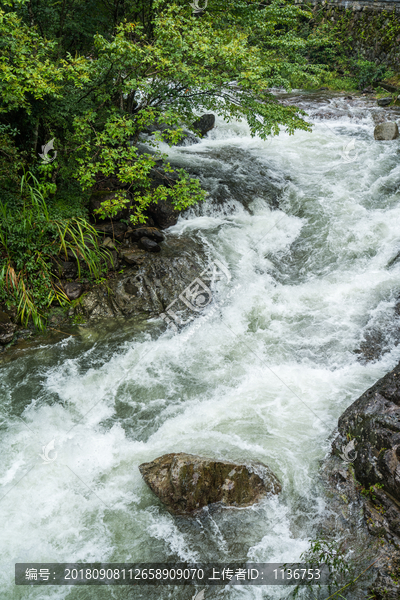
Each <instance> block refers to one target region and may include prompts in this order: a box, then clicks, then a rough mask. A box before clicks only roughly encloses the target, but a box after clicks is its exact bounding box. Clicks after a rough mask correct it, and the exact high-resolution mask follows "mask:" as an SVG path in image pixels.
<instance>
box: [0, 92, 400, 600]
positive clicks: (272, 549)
mask: <svg viewBox="0 0 400 600" xmlns="http://www.w3.org/2000/svg"><path fill="white" fill-rule="evenodd" d="M332 102H333V103H336V105H337V106H339V107H340V106H342V108H343V107H344V106H345V101H344V100H343V99H336V100H334V101H332ZM311 109H312V110H311V111H310V113H311V115H313V113H317V112H318V110H320V109H319V108H318V107H314V108H313V106H311ZM346 110H347V109H346ZM351 113H352V114H351ZM314 117H315V119H314V121H315V126H314V130H313V133H305V132H297V133H296V134H295V135H293V136H289V135H287V134H285V133H282V134H281V135H280V136H279V137H277V138H273V139H272V140H267V141H266V142H264V141H261V140H260V139H258V138H251V136H250V135H249V131H248V128H247V126H246V124H244V123H238V122H236V123H230V124H227V123H224V122H223V121H221V120H218V122H217V125H218V127H217V128H216V129H215V130H213V131H212V132H210V134H209V135H208V136H207V138H205V139H204V140H202V141H201V143H199V144H196V145H193V146H188V147H178V148H172V149H168V153H169V155H170V158H171V161H172V162H173V163H175V164H179V165H182V166H185V167H187V168H189V169H190V170H191V171H192V172H193V173H198V174H199V176H200V177H201V179H202V183H203V184H204V186H205V187H206V188H207V189H208V190H209V192H210V198H209V199H208V200H207V202H206V203H205V204H204V205H203V206H201V207H196V209H193V210H191V211H190V212H188V214H187V215H185V217H183V218H180V220H179V222H178V224H177V225H176V226H175V227H173V228H171V229H170V230H169V232H168V233H169V235H171V236H180V235H183V234H184V235H185V236H186V235H187V234H188V233H189V234H192V235H194V236H196V237H197V238H200V239H201V240H202V242H203V244H204V245H205V246H206V247H207V248H208V253H209V255H210V258H213V259H219V260H220V261H222V262H223V263H224V264H226V265H227V266H228V268H229V271H230V274H231V276H232V279H231V281H230V283H229V285H228V286H226V287H225V288H221V289H220V291H219V292H218V293H217V295H216V298H215V301H216V303H217V305H218V309H217V310H214V311H213V312H211V313H210V314H209V317H208V318H207V319H204V320H203V321H202V322H201V327H198V326H196V321H195V322H193V323H191V324H190V325H188V326H187V327H186V328H185V329H184V330H183V331H181V332H180V333H178V334H174V332H172V331H170V330H165V326H164V324H163V323H162V321H161V320H154V321H153V322H151V323H149V324H148V326H147V327H143V326H134V325H131V324H128V323H127V325H126V328H122V329H121V327H120V326H118V327H115V329H112V328H111V329H110V330H109V331H108V332H107V331H103V330H102V328H101V327H99V328H98V330H96V329H94V330H93V329H91V328H89V329H85V328H84V327H82V328H81V330H80V335H79V336H77V337H75V338H69V339H67V340H64V341H62V342H59V343H58V344H56V345H48V346H47V345H42V346H41V347H38V348H36V350H35V351H30V350H26V351H25V353H23V354H22V353H21V355H20V356H19V358H18V359H17V360H14V361H13V362H9V363H6V364H4V365H3V366H2V378H1V384H0V385H1V391H2V403H1V436H0V444H1V456H2V463H1V470H0V480H1V484H2V486H3V494H2V496H3V497H2V499H1V501H0V513H1V517H2V535H1V541H0V556H1V572H0V589H1V590H2V591H1V592H0V596H1V597H4V598H7V599H17V598H32V599H41V598H49V599H52V600H53V599H54V600H55V599H61V598H68V599H71V600H72V599H74V600H75V599H80V598H82V599H83V598H90V599H91V598H96V599H101V598H118V599H119V598H143V599H153V598H161V599H167V598H174V599H175V598H177V599H182V600H186V599H189V598H192V596H193V595H194V588H192V587H190V588H186V587H175V588H172V587H171V588H170V587H165V588H164V587H160V588H152V587H140V588H135V589H134V590H129V589H127V588H113V589H111V588H99V587H85V588H68V587H65V588H64V587H58V588H56V587H55V588H52V587H51V588H50V587H46V588H43V587H42V588H30V589H29V588H26V587H23V588H17V587H15V586H14V584H13V573H14V563H15V562H67V561H71V562H72V561H73V562H78V561H86V562H94V561H108V562H118V561H119V562H146V561H148V562H157V561H158V562H161V561H163V562H175V561H192V562H194V561H203V562H218V561H220V562H221V561H228V560H229V561H236V560H243V561H244V560H246V559H248V560H251V561H255V562H275V561H296V560H298V559H299V556H300V554H301V553H302V552H303V551H305V550H306V549H307V548H308V540H309V538H310V537H312V535H313V533H315V527H316V525H317V524H318V520H319V519H320V517H321V515H323V513H324V510H325V505H324V499H323V496H322V492H321V490H320V489H319V487H318V483H317V481H318V477H317V474H318V469H319V464H320V460H321V459H322V458H323V457H324V455H325V454H326V453H327V451H328V450H329V436H330V434H331V432H332V431H333V430H334V428H335V426H336V424H337V419H338V417H339V416H340V414H341V413H342V412H343V410H344V409H345V408H346V407H347V406H349V404H350V403H351V402H352V401H354V400H355V399H356V398H357V397H358V396H359V395H360V394H361V393H362V392H363V391H364V390H365V389H366V388H368V387H369V386H370V385H371V384H372V383H374V382H375V381H376V380H377V379H378V378H379V377H381V376H382V375H384V374H385V373H386V372H387V371H388V370H390V369H391V368H393V366H394V365H395V364H396V362H397V361H398V360H399V358H400V350H399V349H398V348H397V331H398V328H399V323H398V318H397V316H396V313H395V304H396V300H397V297H398V296H399V292H400V262H399V263H397V262H394V263H393V264H391V265H390V263H391V261H392V259H393V258H394V257H395V256H396V254H397V252H398V251H399V245H400V234H399V231H400V227H399V225H400V202H399V200H400V196H399V192H398V190H397V187H398V184H397V182H398V180H399V174H400V166H399V165H398V148H399V145H398V141H394V142H386V143H385V142H375V141H374V140H373V127H374V122H373V120H372V117H371V111H369V110H367V109H366V108H362V109H359V110H358V112H357V109H355V108H354V109H351V110H350V109H349V110H348V111H347V113H346V111H344V113H343V116H340V117H339V118H336V119H334V120H329V122H328V121H323V120H321V118H320V117H318V115H316V114H314ZM353 142H354V143H353ZM164 150H166V148H164ZM222 200H223V202H222ZM239 286H240V287H239ZM230 289H234V290H235V291H234V293H231V294H229V290H230ZM222 300H223V302H222ZM211 310H212V305H211V306H209V307H208V308H207V309H205V311H204V315H207V311H211ZM373 331H380V332H381V341H380V344H381V346H382V348H383V349H384V350H385V352H384V353H383V355H382V356H381V357H380V358H379V359H377V360H375V361H373V362H368V363H365V362H363V361H362V360H360V355H359V354H357V353H356V352H354V351H355V350H357V349H359V348H360V344H362V342H363V341H364V340H365V336H367V335H369V334H370V333H371V332H373ZM189 333H190V335H188V334H189ZM53 439H54V440H55V451H56V452H57V455H56V458H55V460H52V459H53V458H54V456H55V454H54V451H52V452H50V454H49V456H50V457H51V459H50V460H49V462H45V461H44V460H43V459H42V458H40V457H39V454H41V453H42V447H43V446H46V445H47V444H48V443H49V442H50V441H51V440H53ZM167 452H189V453H193V454H200V455H206V456H211V457H216V458H221V459H230V460H235V461H236V460H237V461H245V460H248V459H253V460H260V461H262V462H265V463H266V464H268V465H269V466H270V467H271V469H272V470H273V471H274V472H275V473H276V475H277V476H278V477H279V479H280V480H281V482H282V485H283V492H282V493H281V495H280V496H279V497H274V498H270V499H266V500H264V501H263V502H261V503H260V504H258V505H256V506H254V507H252V508H250V509H246V510H231V509H230V510H219V511H215V512H213V511H210V512H209V513H206V514H205V515H203V516H202V517H201V518H195V519H191V520H186V519H182V518H174V517H172V516H171V515H169V514H168V513H167V512H166V511H165V509H164V508H163V507H162V505H161V504H160V503H159V502H158V501H157V500H156V499H155V497H154V496H153V494H152V493H151V492H150V491H149V489H148V488H147V487H146V485H145V484H144V482H143V481H142V479H141V476H140V473H139V471H138V465H139V464H141V463H142V462H146V461H150V460H152V459H154V458H155V457H157V456H160V455H161V454H164V453H167ZM286 595H287V592H285V591H284V590H281V589H280V588H271V587H268V588H262V587H259V588H249V587H247V588H240V589H231V588H229V589H228V588H226V589H224V588H207V591H206V598H207V599H210V598H217V597H218V598H230V599H236V598H240V599H241V600H242V599H243V600H250V599H254V600H256V599H262V598H263V599H266V598H283V597H286Z"/></svg>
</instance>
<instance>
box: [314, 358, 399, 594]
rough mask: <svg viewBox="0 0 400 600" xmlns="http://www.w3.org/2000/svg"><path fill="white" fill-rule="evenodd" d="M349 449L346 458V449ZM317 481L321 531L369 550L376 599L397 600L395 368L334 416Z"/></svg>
mask: <svg viewBox="0 0 400 600" xmlns="http://www.w3.org/2000/svg"><path fill="white" fill-rule="evenodd" d="M350 444H351V448H354V450H352V451H351V452H350V453H349V452H348V450H349V448H350ZM322 477H323V480H324V482H325V485H326V489H327V499H328V508H329V509H330V510H331V511H332V512H331V517H330V518H329V519H328V521H327V522H326V523H325V530H326V531H330V533H331V534H332V533H334V534H335V535H336V534H338V533H341V532H342V533H343V532H344V531H346V530H347V531H346V535H347V536H348V537H349V539H350V540H352V542H351V543H353V544H356V540H357V543H358V544H359V545H361V546H363V547H364V548H370V550H371V556H370V557H369V558H371V557H372V558H373V560H376V559H379V560H378V562H377V563H376V566H375V567H374V569H373V572H374V576H375V581H374V583H373V584H371V591H373V592H374V593H375V594H376V596H375V597H376V598H377V599H378V600H380V599H382V600H383V598H387V599H390V600H395V599H398V598H399V597H400V584H399V583H398V579H397V573H398V570H399V569H400V364H399V365H397V366H396V367H395V369H393V370H392V371H391V372H390V373H388V374H387V375H385V377H383V378H382V379H380V380H379V381H377V383H376V384H375V385H373V386H372V387H371V388H370V389H368V390H367V391H366V392H365V393H364V394H362V396H360V398H358V400H356V401H355V402H354V403H353V404H352V405H351V406H350V407H349V408H348V409H347V410H346V411H345V412H344V413H343V415H342V416H341V417H340V419H339V423H338V431H337V433H336V437H335V439H334V441H333V443H332V455H331V456H330V457H329V458H328V459H327V461H326V462H325V464H324V467H323V471H322Z"/></svg>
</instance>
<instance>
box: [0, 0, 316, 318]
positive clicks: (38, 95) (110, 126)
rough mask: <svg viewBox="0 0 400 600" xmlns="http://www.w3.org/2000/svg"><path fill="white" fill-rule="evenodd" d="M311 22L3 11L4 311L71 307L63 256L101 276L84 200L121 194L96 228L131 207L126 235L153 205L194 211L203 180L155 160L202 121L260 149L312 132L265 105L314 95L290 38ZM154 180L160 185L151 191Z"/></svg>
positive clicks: (157, 9)
mask: <svg viewBox="0 0 400 600" xmlns="http://www.w3.org/2000/svg"><path fill="white" fill-rule="evenodd" d="M309 17H310V13H309V12H308V11H305V10H303V9H301V8H299V7H297V6H294V5H292V4H291V3H290V2H285V1H283V2H282V1H280V0H279V1H278V0H273V1H272V2H270V3H268V4H267V3H265V4H264V3H260V2H258V1H257V2H255V1H253V0H235V1H234V0H210V1H209V3H208V7H207V10H206V11H205V12H204V14H203V15H202V17H201V18H199V19H196V18H194V17H193V15H192V9H191V7H190V3H189V2H186V0H185V1H184V0H175V1H173V2H167V1H165V0H154V1H153V2H147V1H145V0H127V1H126V2H123V3H121V2H119V1H117V0H115V2H110V3H108V2H107V3H106V2H104V1H103V0H88V2H85V3H84V5H83V4H82V3H81V2H79V1H77V0H65V2H63V3H51V4H49V3H48V0H36V1H35V2H34V3H33V2H30V1H28V0H18V2H14V1H12V0H0V194H1V195H0V201H1V205H0V206H1V214H0V220H1V223H0V225H1V236H0V274H1V275H0V294H1V296H0V300H3V301H4V302H6V303H8V304H10V303H14V304H16V305H17V307H18V311H19V315H20V318H21V319H22V320H23V321H24V322H27V320H28V319H29V318H30V317H32V318H33V319H34V320H35V323H36V324H37V325H38V326H42V324H43V316H44V312H45V309H46V307H48V306H49V304H51V302H53V301H54V300H55V299H56V300H58V301H59V302H64V301H66V298H65V296H64V295H63V294H62V293H61V292H59V291H57V290H58V288H57V287H56V286H55V283H54V277H53V276H52V275H51V259H52V257H54V256H55V255H57V253H60V252H61V251H65V248H66V247H67V246H68V244H70V245H71V247H70V250H71V251H73V252H76V253H77V254H79V255H80V256H82V257H83V259H84V260H83V262H84V263H85V265H86V267H85V268H87V269H89V271H90V272H91V273H93V274H95V276H96V277H97V276H98V273H99V269H100V264H101V260H100V258H101V257H100V256H99V253H98V250H97V246H96V245H90V246H87V244H86V242H87V240H89V239H90V238H91V236H93V235H94V233H93V229H92V227H91V225H90V224H89V222H88V198H89V196H90V193H91V192H92V191H93V190H96V189H103V190H104V189H106V190H107V189H109V190H110V191H113V192H117V193H116V194H114V195H113V200H112V201H110V202H108V203H105V204H104V206H102V207H101V208H100V215H101V216H102V217H103V218H108V219H109V218H112V217H114V216H115V215H116V214H117V213H118V212H119V211H121V209H123V208H124V207H126V206H127V205H129V212H130V217H129V218H130V219H131V221H133V223H143V222H145V221H146V218H147V216H146V210H147V208H148V207H149V205H150V204H154V203H158V202H160V201H161V200H166V199H168V201H169V202H171V203H172V205H173V206H174V208H176V209H178V210H183V209H185V208H186V207H188V206H191V205H192V204H194V203H196V202H198V201H200V200H202V199H203V198H204V197H205V193H204V191H203V190H202V189H201V187H200V184H199V181H198V180H196V179H193V178H191V177H189V176H188V174H187V173H186V172H185V171H184V170H183V169H180V170H176V171H175V170H174V169H173V168H172V167H171V166H170V165H169V164H168V161H167V160H166V157H165V156H163V155H162V154H161V153H160V151H159V149H158V144H159V142H160V141H164V142H167V143H169V144H174V143H177V142H178V141H179V139H180V138H181V137H182V135H183V128H184V127H190V126H191V124H192V123H193V122H195V121H196V118H197V117H198V115H199V114H201V113H202V112H204V111H209V112H213V113H216V114H218V115H220V116H222V117H223V118H225V119H227V120H229V119H232V118H244V119H246V120H247V122H248V124H249V126H250V130H251V133H252V135H259V136H260V137H262V138H265V137H267V136H268V135H273V134H276V133H278V131H279V129H280V128H282V127H283V128H284V129H285V130H287V131H288V132H289V133H293V131H294V130H295V129H305V130H307V129H309V128H310V127H309V125H308V124H307V122H306V121H305V120H304V114H303V113H302V111H300V110H298V109H297V108H296V107H293V106H284V105H282V104H280V103H279V102H277V101H276V99H275V97H274V96H273V95H271V94H270V93H269V92H268V89H269V88H272V87H284V88H287V89H289V88H290V86H291V85H292V84H293V83H295V84H296V85H302V84H307V85H317V84H318V82H319V80H320V76H321V73H322V69H321V67H320V66H319V65H317V64H310V62H309V61H308V60H307V58H306V57H305V51H306V49H307V45H308V40H307V39H306V38H305V37H304V36H299V35H297V29H298V26H299V23H300V22H301V20H304V19H307V18H309ZM313 43H314V42H313ZM232 82H234V83H235V86H234V87H233V86H231V83H232ZM160 123H161V124H162V125H163V131H162V133H161V132H159V133H156V134H155V136H153V138H152V141H150V143H152V144H153V145H154V149H153V151H148V152H146V151H144V150H143V145H141V142H143V135H144V134H145V133H146V132H148V131H150V130H153V131H154V129H157V127H155V125H158V124H160ZM50 142H51V144H50ZM49 144H50V145H49ZM50 146H54V153H52V152H50V153H47V150H46V148H50ZM41 149H42V152H41ZM55 152H56V153H57V154H55ZM39 155H40V156H41V160H40V157H39ZM160 170H161V171H162V173H163V174H164V175H165V176H166V178H165V180H166V181H167V183H165V184H164V183H161V184H160V185H154V172H157V171H158V172H159V171H160ZM24 172H26V173H28V172H29V173H30V175H27V176H24ZM21 178H22V181H23V185H22V187H21V185H20V181H21ZM168 180H169V183H168ZM60 207H64V209H65V210H60ZM74 248H75V250H74ZM93 248H96V249H95V250H94V249H93ZM52 277H53V279H52Z"/></svg>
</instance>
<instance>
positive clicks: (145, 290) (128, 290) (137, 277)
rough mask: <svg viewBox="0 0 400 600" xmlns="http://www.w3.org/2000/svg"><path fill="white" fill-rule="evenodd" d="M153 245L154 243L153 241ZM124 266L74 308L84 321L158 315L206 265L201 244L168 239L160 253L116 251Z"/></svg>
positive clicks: (185, 240) (128, 249)
mask: <svg viewBox="0 0 400 600" xmlns="http://www.w3.org/2000/svg"><path fill="white" fill-rule="evenodd" d="M154 243H155V242H154ZM120 255H121V256H122V257H123V258H124V260H125V262H126V263H128V265H129V266H128V267H127V268H126V269H125V270H124V272H123V273H122V274H121V275H119V276H118V277H117V278H115V279H113V280H109V281H108V283H107V286H108V287H107V288H106V287H105V286H104V285H99V286H95V287H94V288H93V289H91V290H90V291H89V292H88V293H87V294H85V295H84V296H82V299H81V300H80V302H79V303H78V305H77V306H76V307H75V308H74V314H75V315H82V316H83V317H84V318H85V319H100V318H109V317H117V316H136V315H142V316H144V315H146V316H148V317H152V316H158V315H160V314H161V313H163V312H164V310H165V309H166V308H167V307H168V305H169V304H170V303H171V302H173V301H174V299H176V298H177V297H178V296H179V294H181V293H182V292H183V291H184V290H185V288H186V287H187V286H188V285H189V284H190V283H191V282H192V281H193V280H194V279H195V278H196V277H197V276H198V275H199V274H200V273H201V271H202V270H203V269H204V268H205V266H206V263H207V261H206V259H205V256H204V252H203V248H202V246H201V244H199V243H198V242H196V241H195V240H193V239H188V238H184V237H179V238H178V237H177V238H175V237H171V238H168V239H167V240H166V241H165V242H163V248H162V252H159V253H156V254H154V253H150V252H146V251H145V250H141V249H139V248H137V247H136V248H135V247H131V248H126V249H121V250H120Z"/></svg>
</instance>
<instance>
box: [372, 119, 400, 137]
mask: <svg viewBox="0 0 400 600" xmlns="http://www.w3.org/2000/svg"><path fill="white" fill-rule="evenodd" d="M398 137H399V128H398V127H397V123H393V122H392V123H390V122H389V123H380V124H379V125H377V126H376V127H375V130H374V138H375V139H376V140H395V139H396V138H398Z"/></svg>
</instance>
